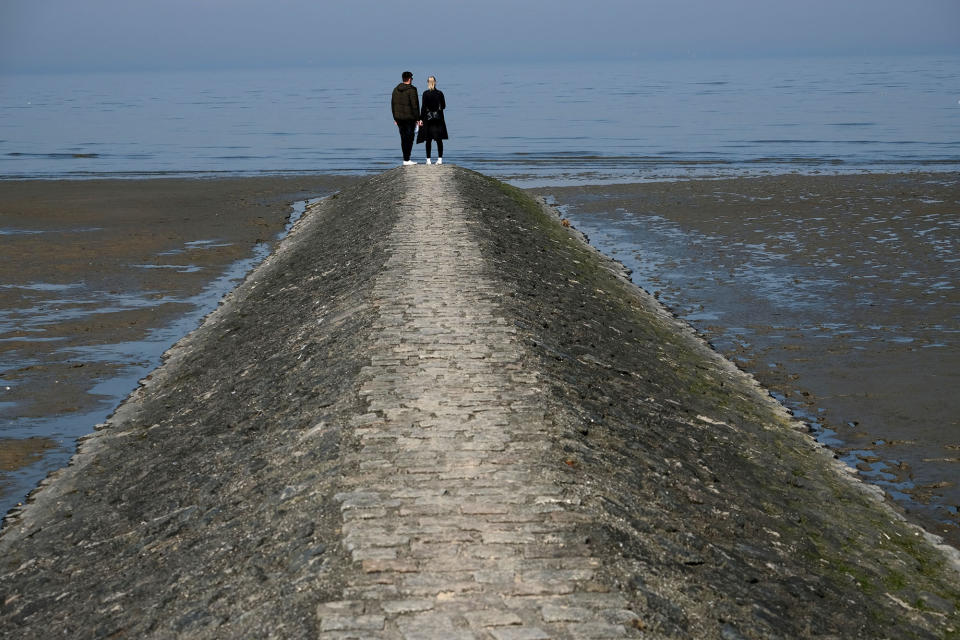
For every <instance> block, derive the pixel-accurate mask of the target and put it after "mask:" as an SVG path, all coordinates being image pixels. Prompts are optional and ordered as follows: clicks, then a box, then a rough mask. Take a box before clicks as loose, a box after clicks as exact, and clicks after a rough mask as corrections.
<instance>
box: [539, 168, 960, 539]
mask: <svg viewBox="0 0 960 640" xmlns="http://www.w3.org/2000/svg"><path fill="white" fill-rule="evenodd" d="M536 191H537V192H538V193H542V194H545V195H549V196H551V197H552V198H553V199H554V200H555V202H556V203H557V204H559V205H561V208H562V210H563V212H564V215H566V216H568V217H569V218H570V220H571V221H572V222H573V223H574V225H575V226H577V227H578V228H579V229H580V230H582V231H584V232H585V233H586V234H587V235H588V236H589V237H590V239H591V242H592V243H593V244H594V245H595V246H597V247H598V248H599V249H601V250H602V251H604V252H606V253H608V254H610V255H612V256H613V257H615V258H616V259H618V260H620V261H622V262H623V263H624V264H625V265H627V266H628V267H629V268H631V269H632V270H633V280H634V282H636V283H637V284H639V285H641V286H642V287H644V288H646V289H648V290H649V291H650V292H652V293H655V294H656V295H657V296H658V297H659V299H660V300H661V301H662V302H664V303H665V304H667V305H668V306H669V307H670V308H671V309H672V310H673V311H674V312H675V313H677V315H679V316H680V317H682V318H684V319H686V320H687V321H689V322H690V323H691V324H693V325H694V326H695V327H696V328H697V329H698V330H699V331H700V332H701V333H702V334H703V335H705V336H706V337H707V338H708V339H709V340H710V341H711V343H712V344H713V345H714V346H715V347H716V348H717V349H718V350H720V351H721V352H723V353H724V354H725V355H727V356H728V357H730V358H731V359H733V360H734V361H735V362H736V363H737V364H738V365H739V366H740V367H741V368H743V369H745V370H747V371H750V372H751V373H753V374H754V375H755V377H757V378H758V379H759V380H760V382H761V383H762V384H763V385H764V386H766V387H767V388H768V389H770V390H771V391H772V392H773V393H774V395H776V396H777V397H778V398H780V399H781V400H782V401H783V402H784V403H785V404H786V405H787V406H788V407H790V408H791V409H792V410H793V411H794V413H795V414H796V415H797V416H798V417H800V418H802V419H803V420H804V421H806V422H807V423H809V424H810V425H811V428H812V429H813V430H814V432H815V434H816V436H817V438H818V439H819V440H820V441H822V442H824V443H827V444H829V445H830V446H831V447H833V448H834V449H835V451H836V452H837V454H838V455H839V456H840V457H842V458H843V459H844V460H845V461H846V462H847V463H848V464H850V465H851V466H854V467H856V468H857V469H858V470H859V473H860V474H861V475H862V476H863V477H865V478H866V479H869V480H870V481H872V482H874V483H876V484H878V485H880V486H881V487H882V488H883V489H884V490H885V491H886V492H887V493H888V494H889V495H890V496H892V497H893V498H894V499H896V500H897V502H898V503H899V504H900V505H901V506H903V507H904V508H905V509H906V510H907V512H908V513H909V514H910V515H911V516H912V517H914V518H915V519H916V520H918V521H920V522H922V523H923V524H924V525H925V526H926V527H927V528H929V529H930V530H932V531H934V532H936V533H937V534H940V535H943V536H945V537H946V539H948V540H949V541H951V542H952V543H953V544H954V545H958V544H960V531H958V528H957V526H958V524H960V516H958V505H960V419H958V415H960V397H958V395H957V394H956V393H955V392H954V391H953V390H954V389H956V388H957V386H958V382H960V379H958V378H960V375H958V372H960V367H958V365H960V292H958V290H957V286H958V283H960V175H957V174H923V173H915V174H896V175H861V176H776V177H763V178H754V179H736V180H714V181H706V180H701V181H689V182H673V183H656V184H645V185H637V184H634V185H618V186H602V187H601V186H595V187H594V186H591V187H570V188H548V189H546V188H545V189H538V190H536Z"/></svg>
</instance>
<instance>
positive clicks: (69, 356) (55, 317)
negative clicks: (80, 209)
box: [0, 200, 315, 514]
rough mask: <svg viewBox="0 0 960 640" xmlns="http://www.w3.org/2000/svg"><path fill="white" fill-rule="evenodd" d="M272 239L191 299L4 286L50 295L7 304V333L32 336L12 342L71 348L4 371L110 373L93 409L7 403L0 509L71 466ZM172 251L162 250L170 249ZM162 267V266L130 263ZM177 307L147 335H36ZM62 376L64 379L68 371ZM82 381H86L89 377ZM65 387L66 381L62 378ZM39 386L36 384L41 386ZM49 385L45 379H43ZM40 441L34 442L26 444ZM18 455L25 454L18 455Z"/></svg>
mask: <svg viewBox="0 0 960 640" xmlns="http://www.w3.org/2000/svg"><path fill="white" fill-rule="evenodd" d="M313 201H315V200H305V201H300V202H296V203H294V205H293V212H292V213H291V216H290V222H289V223H288V224H287V226H286V228H285V229H284V231H283V232H282V233H281V234H280V235H279V236H278V239H279V238H280V237H282V236H283V235H285V234H286V233H287V232H288V231H289V230H290V228H291V227H292V225H293V224H294V223H295V222H296V221H297V219H299V217H300V216H301V215H302V214H303V212H304V210H305V209H306V207H307V206H308V204H309V203H311V202H313ZM271 245H272V243H267V242H262V243H259V244H257V245H255V246H254V248H253V252H252V255H250V256H249V257H247V258H244V259H242V260H238V261H235V262H233V263H232V264H230V265H229V266H228V267H227V268H226V269H225V270H224V271H223V272H222V273H220V275H218V276H216V277H214V278H213V279H212V280H210V281H209V282H208V283H207V284H206V285H205V286H204V288H203V289H202V290H201V291H200V292H198V293H196V294H194V295H189V296H175V295H166V296H159V297H158V296H157V295H155V294H154V293H153V292H151V291H143V290H124V291H104V290H97V289H91V288H90V287H87V286H86V285H85V283H84V282H76V283H71V284H54V283H44V282H36V283H30V284H26V285H15V286H14V285H0V286H3V287H6V288H11V287H12V288H16V289H19V290H24V291H32V292H41V293H43V294H44V295H43V298H42V301H41V302H40V303H39V304H37V305H35V306H20V307H14V308H3V309H0V333H8V332H11V331H14V330H17V331H19V332H21V333H24V332H25V333H26V334H28V335H27V336H25V337H14V338H9V339H7V341H18V340H22V341H29V342H38V341H51V342H60V341H62V342H65V343H67V344H66V346H64V347H62V348H54V349H53V350H52V352H50V353H47V354H45V355H44V360H43V362H41V361H40V360H22V359H21V360H11V359H10V358H9V357H7V356H5V357H4V358H3V360H2V362H0V365H2V366H0V370H4V371H17V370H20V371H23V370H25V369H28V368H30V367H34V366H40V365H42V364H45V365H49V363H50V362H51V361H53V362H60V363H68V364H69V366H70V367H73V368H77V367H86V368H88V369H91V370H94V369H97V367H100V369H99V371H104V372H106V373H105V374H104V375H99V376H96V377H97V378H98V381H97V383H96V384H95V385H93V386H91V387H89V388H84V389H82V390H81V391H80V393H81V394H82V395H83V396H85V398H86V399H85V401H84V403H83V405H84V406H92V407H93V408H92V409H90V410H86V411H75V410H71V408H70V407H62V408H61V410H60V411H56V410H52V409H51V408H50V407H49V406H45V407H43V408H41V409H40V412H39V413H37V412H36V411H33V410H31V407H30V403H29V402H27V403H24V402H0V453H6V454H10V455H8V456H7V457H9V458H10V464H9V465H7V466H6V467H5V468H0V471H2V472H3V474H2V476H0V488H2V490H0V514H5V513H7V511H9V509H10V508H11V507H13V506H14V505H16V504H17V503H18V502H21V501H22V500H23V499H24V497H25V496H26V494H27V493H28V492H29V491H30V490H32V489H33V488H34V487H35V486H36V485H37V484H38V483H39V482H40V481H41V480H42V479H43V478H45V477H46V476H47V475H48V474H49V473H50V472H52V471H55V470H56V469H58V468H60V467H62V466H64V465H66V464H67V462H69V460H70V458H71V457H72V456H73V454H74V452H75V451H76V443H77V439H78V438H80V437H82V436H84V435H86V434H89V433H90V432H91V431H92V429H93V427H94V425H96V424H99V423H102V422H103V421H105V420H106V419H107V417H108V416H109V415H110V414H111V413H112V412H113V410H114V409H115V408H116V406H117V405H118V404H119V403H120V402H121V401H123V400H124V399H125V398H126V397H127V396H128V395H129V394H130V392H131V391H133V389H135V388H136V386H137V384H138V383H139V381H140V380H141V379H142V378H143V377H144V376H146V375H147V374H148V373H150V372H151V371H152V370H154V369H155V368H156V367H157V366H159V364H160V363H161V356H162V355H163V353H164V352H166V351H167V350H168V349H169V348H170V347H171V346H172V345H173V344H174V343H175V342H176V341H177V340H179V339H180V338H182V337H183V336H184V335H186V334H187V333H189V332H190V331H192V330H193V329H195V328H196V327H197V326H198V325H199V324H200V322H201V321H202V319H203V318H204V317H205V316H206V315H207V314H209V313H210V312H211V311H213V310H214V309H215V308H216V307H217V305H218V304H219V301H220V300H221V298H223V296H224V295H225V294H227V293H228V292H229V291H231V290H232V289H233V288H234V287H236V286H237V284H239V283H240V282H241V281H242V280H243V278H244V277H245V276H246V275H247V273H249V272H250V271H251V270H252V269H253V268H254V267H255V266H256V265H257V264H259V263H260V262H262V261H263V259H264V258H266V257H267V255H269V253H270V251H271V248H272V246H271ZM215 246H226V245H224V244H222V243H218V242H217V241H214V240H210V239H198V240H193V241H187V242H185V243H184V248H185V249H192V250H196V249H201V248H213V247H215ZM169 253H171V252H170V251H166V252H163V254H169ZM131 266H133V267H155V266H157V265H131ZM176 267H177V270H178V271H181V272H194V271H199V270H201V268H200V267H198V266H197V265H191V264H186V265H177V266H176ZM171 304H173V305H178V307H179V308H180V313H179V314H176V315H175V316H174V317H176V319H175V320H174V321H172V322H170V323H168V324H166V325H163V326H159V327H156V328H152V329H150V330H149V331H148V333H147V335H146V336H145V337H143V338H142V339H138V340H133V341H117V342H107V343H96V344H90V345H76V344H73V343H72V342H70V341H69V340H68V338H66V337H53V338H43V337H37V336H36V335H29V334H32V333H38V334H39V333H43V332H45V331H48V330H50V328H51V327H53V326H56V325H62V324H64V323H68V322H71V321H74V320H82V319H89V318H90V317H91V316H101V315H103V314H110V313H117V312H122V311H126V310H147V311H149V310H152V309H158V308H159V307H160V305H171ZM61 378H64V377H63V376H61ZM83 378H84V380H83V381H78V383H80V384H85V379H86V376H85V375H84V376H83ZM60 382H63V383H64V386H66V385H67V384H70V381H69V380H67V379H65V378H64V379H62V380H57V381H56V382H55V384H59V383H60ZM37 383H40V382H39V381H35V382H34V384H37ZM41 384H42V383H41ZM11 391H13V387H12V386H11V385H9V384H0V400H2V399H3V397H4V394H7V395H9V393H10V392H11ZM30 443H33V446H30V447H28V446H27V445H28V444H30ZM11 452H21V453H20V454H18V455H16V456H14V455H12V453H11Z"/></svg>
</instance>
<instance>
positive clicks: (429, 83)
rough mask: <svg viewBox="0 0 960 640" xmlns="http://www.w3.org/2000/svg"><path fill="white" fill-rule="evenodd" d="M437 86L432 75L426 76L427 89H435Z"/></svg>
mask: <svg viewBox="0 0 960 640" xmlns="http://www.w3.org/2000/svg"><path fill="white" fill-rule="evenodd" d="M436 88H437V79H436V78H434V77H433V76H430V77H429V78H427V89H436Z"/></svg>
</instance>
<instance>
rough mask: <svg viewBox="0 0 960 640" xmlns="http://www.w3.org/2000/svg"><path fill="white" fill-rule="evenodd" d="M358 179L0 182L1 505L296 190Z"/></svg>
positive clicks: (124, 389) (97, 414)
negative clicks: (0, 258) (0, 256)
mask: <svg viewBox="0 0 960 640" xmlns="http://www.w3.org/2000/svg"><path fill="white" fill-rule="evenodd" d="M351 180H352V179H351V178H339V177H331V176H316V177H290V178H276V177H271V178H229V179H210V180H184V179H157V180H90V181H40V180H37V181H4V182H0V254H2V255H3V260H2V261H0V507H2V508H0V511H3V512H4V513H5V512H6V511H7V509H8V508H9V507H10V506H12V504H15V503H16V501H18V500H21V499H22V498H23V496H24V495H25V494H26V492H27V491H29V490H30V488H31V487H32V486H33V484H35V483H36V482H37V481H38V480H39V479H41V478H42V477H43V475H45V474H46V473H47V472H48V471H49V470H52V469H53V468H56V467H57V466H59V465H62V464H64V463H65V462H66V460H67V459H69V456H70V455H72V453H73V449H74V441H75V438H76V437H77V436H79V435H83V434H85V433H89V432H90V431H92V430H93V426H94V424H95V423H96V422H98V421H100V420H102V419H103V418H105V417H106V415H107V413H109V412H110V411H111V410H112V408H113V407H114V406H115V405H116V404H117V403H118V402H119V400H120V399H122V398H123V397H124V396H126V394H127V393H129V392H130V391H131V390H132V385H133V384H135V377H136V375H137V373H138V372H146V371H149V370H150V369H152V368H153V367H154V366H156V364H157V362H150V361H149V360H151V359H152V358H153V356H151V355H149V353H147V354H146V355H145V349H143V348H141V347H142V346H143V345H144V344H145V343H146V342H149V343H150V345H149V346H151V347H153V348H154V349H162V348H163V347H162V346H161V345H162V344H163V343H164V341H166V342H167V343H172V342H173V341H174V340H176V339H177V338H178V337H179V336H178V335H169V336H163V335H159V336H158V331H161V330H162V329H163V328H165V327H171V326H172V327H174V328H173V332H174V333H175V332H177V331H179V332H180V333H181V334H182V333H186V331H189V330H190V329H192V327H177V326H176V323H177V321H178V320H179V319H182V318H183V317H184V316H186V315H188V314H189V313H190V312H191V311H193V310H194V309H196V308H197V307H198V306H199V305H201V304H203V303H206V304H215V300H217V299H219V297H220V296H221V295H223V293H225V292H224V291H218V290H217V287H216V286H211V285H212V284H216V283H217V281H218V279H221V280H222V278H223V276H224V274H225V273H226V272H227V271H228V270H229V269H230V267H231V265H237V264H240V263H241V262H242V261H244V260H250V259H251V257H252V256H253V255H254V254H255V253H260V254H264V255H265V254H266V253H267V252H268V251H269V248H270V246H271V244H272V242H273V241H274V240H275V239H276V237H277V234H278V233H279V232H281V231H282V230H283V228H284V225H285V223H286V221H287V219H288V218H289V216H290V214H291V203H292V202H294V201H298V200H304V199H308V198H313V197H317V196H324V195H328V194H330V193H333V192H334V191H337V190H339V189H341V188H342V187H343V186H344V185H345V184H348V183H350V182H351ZM248 268H249V267H248ZM239 275H242V274H239ZM194 322H195V321H194ZM194 326H195V324H194ZM146 351H147V352H148V351H149V350H146ZM130 373H133V375H134V379H133V380H132V381H131V379H130V375H129V374H130Z"/></svg>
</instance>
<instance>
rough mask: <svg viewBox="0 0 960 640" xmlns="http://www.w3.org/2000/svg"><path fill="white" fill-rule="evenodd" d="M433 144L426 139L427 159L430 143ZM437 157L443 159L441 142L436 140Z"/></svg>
mask: <svg viewBox="0 0 960 640" xmlns="http://www.w3.org/2000/svg"><path fill="white" fill-rule="evenodd" d="M431 142H433V140H431V139H430V138H427V157H428V158H429V157H430V143H431ZM437 157H438V158H442V157H443V140H437Z"/></svg>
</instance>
